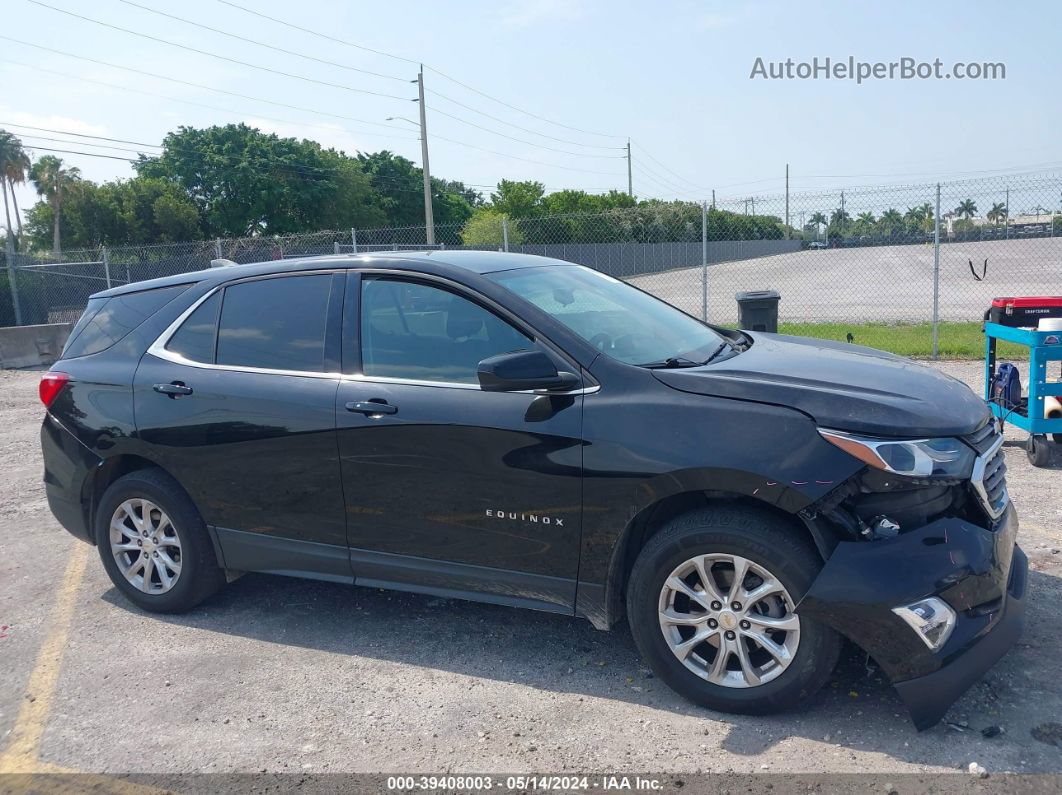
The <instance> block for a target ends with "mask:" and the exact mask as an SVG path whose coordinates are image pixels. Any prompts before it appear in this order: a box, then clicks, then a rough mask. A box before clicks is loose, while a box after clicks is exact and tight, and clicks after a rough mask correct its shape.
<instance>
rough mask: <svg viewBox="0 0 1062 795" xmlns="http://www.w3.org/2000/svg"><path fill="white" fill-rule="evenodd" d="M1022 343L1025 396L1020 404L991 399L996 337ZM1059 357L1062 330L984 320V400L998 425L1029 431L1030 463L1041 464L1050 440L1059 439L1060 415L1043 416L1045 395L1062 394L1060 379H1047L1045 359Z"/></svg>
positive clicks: (1048, 451)
mask: <svg viewBox="0 0 1062 795" xmlns="http://www.w3.org/2000/svg"><path fill="white" fill-rule="evenodd" d="M997 339H998V340H1007V341H1008V342H1013V343H1017V344H1018V345H1024V346H1025V347H1026V348H1028V349H1029V378H1028V389H1027V394H1028V398H1027V400H1026V401H1023V403H1022V405H1021V406H1018V407H1011V406H1001V405H999V404H998V403H995V402H993V400H992V393H991V391H992V377H993V376H994V375H995V372H996V340H997ZM1059 361H1062V331H1032V330H1030V329H1023V328H1012V327H1010V326H1003V325H1001V324H999V323H987V322H986V323H985V400H987V401H988V404H989V406H990V407H991V409H992V413H993V414H994V415H995V416H996V417H998V418H999V420H1000V425H1001V426H1002V423H1004V422H1009V423H1010V424H1011V425H1014V426H1016V427H1018V428H1022V429H1024V430H1026V431H1028V432H1029V439H1028V441H1027V442H1026V443H1025V451H1026V452H1027V453H1028V454H1029V461H1031V462H1032V464H1033V466H1038V467H1042V466H1045V465H1046V464H1047V462H1048V461H1049V460H1050V458H1051V447H1050V445H1051V442H1049V441H1048V440H1047V434H1051V438H1052V440H1053V441H1054V442H1055V443H1056V444H1057V443H1062V418H1057V419H1045V418H1044V398H1045V397H1059V396H1062V382H1053V383H1049V382H1048V380H1047V379H1048V372H1047V370H1048V366H1047V365H1048V362H1059Z"/></svg>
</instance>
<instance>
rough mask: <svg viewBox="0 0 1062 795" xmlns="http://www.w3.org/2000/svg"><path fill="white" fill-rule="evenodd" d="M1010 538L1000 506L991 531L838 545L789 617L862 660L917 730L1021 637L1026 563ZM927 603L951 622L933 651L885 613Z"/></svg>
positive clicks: (954, 522)
mask: <svg viewBox="0 0 1062 795" xmlns="http://www.w3.org/2000/svg"><path fill="white" fill-rule="evenodd" d="M1017 529H1018V520H1017V515H1016V513H1015V511H1014V508H1013V506H1009V505H1008V507H1007V509H1006V511H1005V512H1004V513H1003V515H1002V516H1000V518H999V519H998V520H997V522H996V523H995V524H994V525H993V526H992V527H991V528H984V527H979V526H977V525H975V524H972V523H971V522H967V521H964V520H962V519H958V518H942V519H937V520H935V521H933V522H930V523H929V524H927V525H925V526H924V527H921V528H918V529H916V530H912V531H910V532H907V533H903V534H902V535H898V536H895V537H892V538H887V539H882V540H878V541H871V542H866V541H850V542H841V543H840V544H838V545H837V548H836V549H835V550H834V551H833V554H832V555H831V556H830V558H829V560H827V562H826V565H825V566H824V567H823V569H822V571H821V572H820V573H819V576H818V577H817V578H816V580H815V582H814V583H812V586H811V588H810V589H809V590H808V592H807V594H805V596H804V598H803V599H801V600H800V603H799V604H798V605H797V607H796V612H797V613H798V614H799V615H805V616H808V617H814V618H816V619H818V620H821V621H822V622H824V623H826V624H828V625H830V626H831V627H833V628H834V629H836V630H837V631H838V632H840V633H842V634H844V635H846V636H847V637H848V638H850V639H851V640H852V641H854V642H855V643H857V644H858V645H859V646H860V647H862V648H863V649H864V650H865V651H866V652H867V653H868V654H870V655H871V657H873V658H874V659H875V661H876V662H877V663H878V665H880V666H881V668H882V669H883V670H884V671H885V674H886V675H887V676H888V677H889V680H890V681H891V682H892V683H893V685H894V686H895V687H896V690H897V692H898V693H899V695H900V698H901V699H903V701H904V703H905V704H906V705H907V708H908V710H909V712H910V714H911V719H912V720H913V721H914V724H915V726H916V727H917V728H918V729H919V730H922V729H926V728H928V727H930V726H932V725H933V724H935V723H937V722H938V721H939V720H940V719H941V718H942V717H943V716H944V714H945V712H947V710H948V707H950V706H951V704H952V703H953V702H954V701H955V700H956V699H957V698H958V697H959V696H961V695H962V694H963V693H964V692H965V691H966V690H967V689H968V688H969V687H970V686H971V685H972V684H973V683H974V682H975V681H977V680H978V679H979V678H980V677H981V676H982V675H983V674H984V672H985V671H987V670H988V669H989V668H990V667H992V665H994V664H995V663H996V661H997V660H999V658H1000V657H1002V656H1003V655H1004V654H1005V653H1006V651H1007V650H1008V649H1009V648H1010V647H1011V646H1012V645H1014V643H1015V641H1016V640H1017V639H1018V637H1019V636H1020V635H1021V630H1022V623H1023V619H1024V610H1025V606H1024V597H1025V584H1026V577H1027V573H1028V561H1027V559H1026V557H1025V554H1024V553H1023V552H1022V551H1021V549H1020V548H1019V547H1018V546H1017V545H1016V544H1015V537H1016V535H1017ZM930 596H936V597H939V598H940V599H943V600H944V601H945V602H946V603H947V604H948V605H949V606H950V607H951V608H952V610H954V611H955V614H956V620H955V626H954V629H953V630H952V632H951V635H950V636H949V637H948V639H947V641H946V642H945V643H944V645H943V646H942V647H941V648H940V649H939V650H938V651H932V650H931V649H930V648H928V647H927V645H926V643H925V642H923V640H922V639H921V638H920V637H919V636H918V634H917V633H916V632H915V631H914V630H912V629H911V627H909V626H908V625H907V624H906V623H905V622H904V621H903V620H902V619H901V618H900V617H899V616H897V615H896V614H895V613H894V612H893V608H894V607H897V606H901V605H907V604H911V603H913V602H916V601H918V600H920V599H924V598H926V597H930Z"/></svg>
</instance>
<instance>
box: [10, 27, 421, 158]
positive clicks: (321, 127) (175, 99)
mask: <svg viewBox="0 0 1062 795" xmlns="http://www.w3.org/2000/svg"><path fill="white" fill-rule="evenodd" d="M0 38H6V37H4V36H0ZM11 41H15V39H11ZM19 43H20V44H25V45H26V46H28V47H38V46H39V45H36V44H30V43H28V42H19ZM42 49H47V48H42ZM52 52H56V53H58V54H59V55H64V56H67V57H69V58H80V56H77V55H72V54H70V53H64V52H60V51H58V50H52ZM82 60H85V59H82ZM0 62H2V63H10V64H15V65H16V66H21V67H23V68H25V69H35V70H37V71H38V72H46V73H47V74H51V75H56V76H57V77H62V78H64V79H66V80H80V81H81V82H83V83H93V84H94V85H98V86H105V87H106V88H110V89H113V90H115V91H129V92H131V93H134V94H140V95H142V96H145V97H152V98H153V99H164V100H166V101H167V102H181V103H183V104H185V105H192V106H194V107H197V108H206V109H208V110H216V111H220V112H222V113H226V114H228V115H230V116H237V117H240V118H243V117H244V116H246V115H247V114H245V113H239V112H237V111H234V110H233V109H232V108H222V107H218V106H217V105H207V104H205V103H203V102H194V101H192V100H190V99H180V98H178V97H171V96H167V95H166V94H157V93H154V92H151V91H144V90H143V89H139V88H132V87H130V86H119V85H115V84H114V83H108V82H106V81H105V80H94V79H93V78H90V77H81V76H80V75H72V74H69V73H68V72H59V71H56V70H55V69H46V68H44V67H43V66H36V65H34V64H28V63H22V62H21V61H13V60H11V59H10V58H0ZM96 63H101V62H99V61H97V62H96ZM105 65H106V66H113V68H115V69H126V68H127V67H123V66H116V65H113V64H105ZM128 71H134V72H136V71H137V70H128ZM138 73H139V74H145V75H148V76H149V77H158V78H160V79H162V80H171V79H172V78H168V77H165V76H162V75H152V74H150V73H148V72H138ZM178 82H183V81H178ZM191 85H195V84H191ZM203 88H207V89H208V90H212V91H213V90H218V89H211V88H210V87H209V86H203ZM222 93H227V94H231V93H232V92H222ZM234 96H238V97H242V98H244V99H250V100H252V101H255V102H267V103H269V104H272V105H282V103H277V102H272V101H270V100H268V99H258V98H257V97H251V96H245V95H243V94H234ZM282 107H288V108H292V109H294V110H304V111H306V112H308V113H320V114H322V115H327V116H334V117H335V118H337V119H350V120H351V121H357V122H361V123H364V124H379V125H380V126H381V127H393V128H394V129H396V130H403V129H405V128H403V127H399V126H397V125H391V124H382V123H380V122H373V121H368V120H364V119H355V118H353V117H351V116H339V115H336V114H331V113H325V112H324V111H314V110H311V109H309V108H299V107H297V106H295V105H282ZM253 113H254V115H256V116H258V117H259V118H261V119H263V120H264V121H273V122H277V123H278V124H291V125H294V126H296V127H313V128H315V129H318V130H328V131H329V132H337V127H336V126H328V125H326V124H314V123H313V122H308V121H294V120H292V119H277V118H274V117H272V116H263V115H262V114H260V113H258V112H257V111H253ZM11 125H12V126H14V127H27V126H29V125H25V124H15V123H14V122H11ZM31 129H33V128H31ZM338 132H346V133H351V134H357V135H368V136H373V137H378V138H390V139H392V140H395V141H416V140H417V139H416V138H414V137H412V136H405V135H391V134H389V133H377V132H366V131H363V130H348V129H346V128H343V127H339V128H338ZM66 134H67V135H79V133H66Z"/></svg>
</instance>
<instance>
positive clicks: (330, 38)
mask: <svg viewBox="0 0 1062 795" xmlns="http://www.w3.org/2000/svg"><path fill="white" fill-rule="evenodd" d="M218 2H219V3H221V4H223V5H227V6H232V7H233V8H238V9H239V10H240V11H245V12H246V13H248V14H253V15H254V16H256V17H261V18H262V19H268V20H269V21H270V22H276V23H277V24H278V25H284V26H285V27H289V28H293V29H295V30H301V31H302V32H303V33H309V34H310V35H311V36H317V37H318V38H322V39H327V40H328V41H334V42H336V43H337V44H345V45H347V46H348V47H354V48H356V49H359V50H364V51H365V52H371V53H374V54H376V55H383V56H384V57H386V58H394V59H395V60H396V61H405V62H406V63H411V64H416V63H418V62H417V61H416V60H414V59H413V58H404V57H402V56H401V55H393V54H391V53H389V52H384V51H383V50H374V49H373V48H372V47H366V46H364V45H362V44H355V43H354V42H352V41H344V40H343V39H338V38H336V37H335V36H329V35H328V34H326V33H318V32H317V31H315V30H310V29H309V28H303V27H299V26H298V25H295V24H293V23H291V22H285V21H284V20H282V19H277V18H276V17H271V16H269V15H268V14H263V13H262V12H261V11H255V10H254V9H251V8H246V7H245V6H241V5H238V4H237V3H231V2H229V1H228V0H218ZM433 71H434V70H433Z"/></svg>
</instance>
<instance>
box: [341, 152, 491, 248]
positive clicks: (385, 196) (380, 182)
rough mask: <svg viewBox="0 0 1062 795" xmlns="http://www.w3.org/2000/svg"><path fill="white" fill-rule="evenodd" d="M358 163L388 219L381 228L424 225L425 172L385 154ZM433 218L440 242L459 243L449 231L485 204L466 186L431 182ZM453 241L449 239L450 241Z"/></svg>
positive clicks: (361, 158)
mask: <svg viewBox="0 0 1062 795" xmlns="http://www.w3.org/2000/svg"><path fill="white" fill-rule="evenodd" d="M358 162H359V163H360V165H361V168H362V170H363V171H364V172H365V173H366V174H367V175H368V177H369V183H370V185H371V186H372V189H373V190H374V191H375V192H376V194H377V203H378V206H379V207H380V208H381V209H382V210H383V211H384V214H385V218H384V220H383V221H382V222H381V223H380V224H378V226H388V227H405V226H423V225H424V172H423V171H422V170H421V169H420V167H418V166H417V165H416V164H415V163H414V162H413V161H412V160H408V159H407V158H404V157H402V156H401V155H396V154H394V153H393V152H389V151H387V150H383V151H380V152H373V153H372V154H365V153H361V154H359V155H358ZM431 192H432V205H431V206H432V215H433V217H434V219H435V226H436V233H437V237H438V239H439V242H443V243H447V242H450V243H456V242H457V239H458V236H457V235H455V234H453V233H452V232H450V231H449V230H447V229H446V227H453V229H455V230H456V229H457V228H458V226H459V225H460V224H463V223H464V222H465V221H466V220H468V218H469V216H471V215H472V210H473V208H474V207H476V206H478V205H479V204H481V203H482V199H481V198H480V196H479V194H478V193H476V192H475V191H474V190H472V189H471V188H468V187H466V186H465V184H464V183H463V182H456V181H453V180H446V179H438V178H436V177H432V179H431ZM448 237H449V238H451V239H447V238H448Z"/></svg>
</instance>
